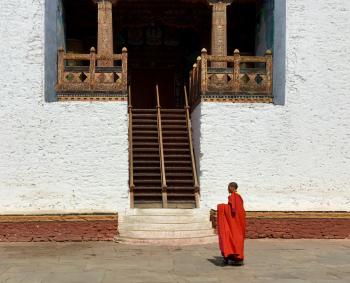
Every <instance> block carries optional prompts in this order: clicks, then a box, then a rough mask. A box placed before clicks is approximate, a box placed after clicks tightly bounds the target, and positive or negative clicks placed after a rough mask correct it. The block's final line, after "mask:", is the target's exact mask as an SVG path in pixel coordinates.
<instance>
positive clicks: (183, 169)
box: [165, 166, 192, 172]
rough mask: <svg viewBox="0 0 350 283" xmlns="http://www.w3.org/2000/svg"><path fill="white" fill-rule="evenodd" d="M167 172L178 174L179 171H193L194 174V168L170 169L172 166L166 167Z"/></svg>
mask: <svg viewBox="0 0 350 283" xmlns="http://www.w3.org/2000/svg"><path fill="white" fill-rule="evenodd" d="M165 171H166V172H169V171H170V172H172V171H175V172H178V171H191V172H192V166H188V167H180V166H178V167H170V166H166V167H165Z"/></svg>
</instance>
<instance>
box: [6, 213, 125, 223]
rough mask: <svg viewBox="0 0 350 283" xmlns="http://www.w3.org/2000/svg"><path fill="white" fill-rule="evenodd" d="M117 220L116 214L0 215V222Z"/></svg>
mask: <svg viewBox="0 0 350 283" xmlns="http://www.w3.org/2000/svg"><path fill="white" fill-rule="evenodd" d="M91 221H118V214H101V215H99V214H77V215H74V214H71V215H0V223H21V222H22V223H25V222H91Z"/></svg>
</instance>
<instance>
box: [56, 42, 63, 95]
mask: <svg viewBox="0 0 350 283" xmlns="http://www.w3.org/2000/svg"><path fill="white" fill-rule="evenodd" d="M57 66H58V80H57V84H58V86H59V88H60V89H62V88H63V82H64V49H63V48H60V49H58V62H57Z"/></svg>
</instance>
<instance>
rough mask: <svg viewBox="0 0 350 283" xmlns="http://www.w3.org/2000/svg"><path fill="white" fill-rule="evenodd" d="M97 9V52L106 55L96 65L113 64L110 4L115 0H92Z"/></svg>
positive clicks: (106, 65) (107, 65) (105, 65)
mask: <svg viewBox="0 0 350 283" xmlns="http://www.w3.org/2000/svg"><path fill="white" fill-rule="evenodd" d="M93 1H94V2H95V3H97V9H98V20H97V21H98V31H97V54H98V55H99V56H103V57H106V59H103V60H98V62H97V65H98V66H104V67H111V66H113V60H112V55H113V15H112V14H113V13H112V6H113V4H114V3H115V2H116V0H93Z"/></svg>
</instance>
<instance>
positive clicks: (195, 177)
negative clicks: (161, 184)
mask: <svg viewBox="0 0 350 283" xmlns="http://www.w3.org/2000/svg"><path fill="white" fill-rule="evenodd" d="M184 93H185V111H186V124H187V131H188V143H189V145H190V152H191V163H192V173H193V181H194V195H195V200H196V207H197V208H199V205H200V195H199V193H200V192H199V182H198V175H197V167H196V159H195V156H194V149H193V142H192V126H191V117H190V106H189V105H188V97H187V89H186V86H184Z"/></svg>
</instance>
